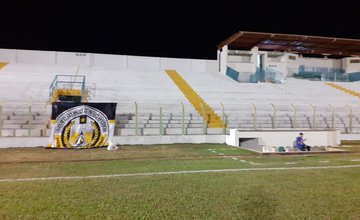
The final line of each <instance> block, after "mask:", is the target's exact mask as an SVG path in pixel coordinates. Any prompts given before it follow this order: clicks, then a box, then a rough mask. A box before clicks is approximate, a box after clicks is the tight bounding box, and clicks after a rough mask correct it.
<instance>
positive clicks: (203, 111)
mask: <svg viewBox="0 0 360 220" xmlns="http://www.w3.org/2000/svg"><path fill="white" fill-rule="evenodd" d="M200 105H201V110H202V116H203V123H202V127H203V133H204V134H206V126H205V124H206V121H205V116H206V112H205V108H204V105H203V104H202V103H200Z"/></svg>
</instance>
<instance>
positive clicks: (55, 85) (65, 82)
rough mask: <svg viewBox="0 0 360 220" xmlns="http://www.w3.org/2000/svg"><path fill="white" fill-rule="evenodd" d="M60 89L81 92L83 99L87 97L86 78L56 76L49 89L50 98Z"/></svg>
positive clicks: (81, 76)
mask: <svg viewBox="0 0 360 220" xmlns="http://www.w3.org/2000/svg"><path fill="white" fill-rule="evenodd" d="M58 89H69V90H81V99H82V100H83V98H84V96H85V76H83V75H56V76H55V78H54V80H53V81H52V82H51V85H50V88H49V97H50V98H51V97H52V96H53V93H54V91H56V90H58Z"/></svg>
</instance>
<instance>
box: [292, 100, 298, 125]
mask: <svg viewBox="0 0 360 220" xmlns="http://www.w3.org/2000/svg"><path fill="white" fill-rule="evenodd" d="M291 106H292V107H293V108H294V119H293V128H296V127H297V126H296V107H295V105H294V104H291Z"/></svg>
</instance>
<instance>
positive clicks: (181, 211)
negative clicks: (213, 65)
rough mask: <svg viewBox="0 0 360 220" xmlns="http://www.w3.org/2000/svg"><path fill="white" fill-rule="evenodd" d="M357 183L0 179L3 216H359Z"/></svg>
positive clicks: (279, 176) (212, 177)
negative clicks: (13, 180) (15, 181)
mask: <svg viewBox="0 0 360 220" xmlns="http://www.w3.org/2000/svg"><path fill="white" fill-rule="evenodd" d="M350 177H351V178H350ZM359 181H360V172H359V169H347V170H321V171H320V170H311V171H308V170H305V171H258V172H255V171H251V172H239V173H209V174H182V175H169V176H148V177H120V178H109V179H108V178H105V179H91V180H90V179H89V180H68V181H36V182H22V183H6V184H4V183H1V184H0V186H1V187H0V193H1V197H0V202H1V203H0V204H1V206H2V208H1V209H0V218H2V219H84V218H87V219H358V218H359V217H360V212H359V208H358V207H359V204H360V198H359V196H358V193H359V191H360V186H359V184H358V183H359Z"/></svg>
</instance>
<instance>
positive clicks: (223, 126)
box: [220, 102, 226, 134]
mask: <svg viewBox="0 0 360 220" xmlns="http://www.w3.org/2000/svg"><path fill="white" fill-rule="evenodd" d="M220 105H221V110H222V115H221V118H222V131H223V134H226V121H225V107H224V105H223V104H222V103H221V102H220Z"/></svg>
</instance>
